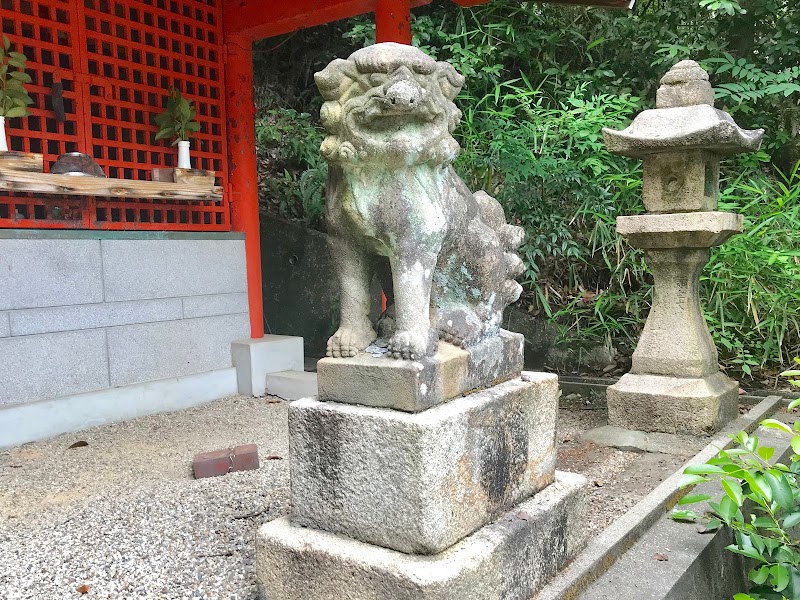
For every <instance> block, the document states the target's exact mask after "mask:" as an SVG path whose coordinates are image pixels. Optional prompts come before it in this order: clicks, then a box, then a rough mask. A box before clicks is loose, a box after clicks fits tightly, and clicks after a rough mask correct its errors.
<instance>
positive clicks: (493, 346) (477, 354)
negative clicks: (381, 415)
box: [317, 330, 525, 412]
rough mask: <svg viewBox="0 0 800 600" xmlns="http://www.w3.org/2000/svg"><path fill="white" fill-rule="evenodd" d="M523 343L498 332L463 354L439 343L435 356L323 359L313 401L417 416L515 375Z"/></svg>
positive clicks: (514, 335)
mask: <svg viewBox="0 0 800 600" xmlns="http://www.w3.org/2000/svg"><path fill="white" fill-rule="evenodd" d="M524 345H525V338H524V337H523V336H522V335H521V334H519V333H512V332H510V331H505V330H500V335H498V336H497V337H492V338H488V339H485V340H483V341H481V342H480V343H478V344H476V345H474V346H472V347H470V348H469V349H467V350H463V349H461V348H458V347H456V346H453V345H451V344H448V343H446V342H439V350H438V352H437V353H436V354H434V355H433V356H430V357H425V358H421V359H419V360H414V361H411V360H392V359H387V358H386V357H377V358H376V357H374V356H370V355H369V354H366V353H362V354H359V355H358V356H356V357H354V358H323V359H322V360H320V361H319V362H318V363H317V386H318V387H319V399H320V400H324V401H333V402H346V403H348V404H364V405H366V406H377V407H382V408H396V409H397V410H403V411H407V412H418V411H421V410H425V409H426V408H430V407H432V406H435V405H436V404H439V403H441V402H444V401H445V400H449V399H450V398H455V397H456V396H458V395H460V394H463V393H464V392H469V391H471V390H476V389H483V388H485V387H487V386H490V385H493V384H496V383H501V382H503V381H508V380H509V379H514V378H515V377H519V375H520V373H522V363H523V359H524V352H525V349H524Z"/></svg>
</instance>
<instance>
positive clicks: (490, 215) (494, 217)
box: [473, 190, 525, 306]
mask: <svg viewBox="0 0 800 600" xmlns="http://www.w3.org/2000/svg"><path fill="white" fill-rule="evenodd" d="M473 196H474V197H475V201H476V202H477V204H478V210H479V211H480V214H481V219H482V220H483V222H484V223H486V224H487V225H488V226H489V227H490V228H492V229H493V230H494V231H495V233H496V234H497V237H498V239H499V240H500V245H501V247H502V249H503V266H504V267H505V271H506V272H505V276H506V280H505V281H504V282H503V283H502V285H501V286H500V293H501V294H502V296H503V306H507V305H509V304H511V303H512V302H516V301H517V300H519V296H520V294H521V293H522V286H521V285H520V284H519V283H517V282H516V281H514V279H515V278H516V277H519V276H520V275H521V274H522V273H523V272H524V271H525V264H524V263H523V262H522V259H521V258H520V257H519V255H518V254H517V252H516V250H517V248H519V247H520V245H521V244H522V242H523V241H524V240H525V230H524V229H523V228H522V227H517V226H516V225H509V224H508V223H506V217H505V214H504V213H503V207H502V206H500V203H499V202H498V201H497V200H495V199H494V198H492V197H491V196H490V195H489V194H487V193H486V192H484V191H482V190H481V191H478V192H475V193H474V194H473Z"/></svg>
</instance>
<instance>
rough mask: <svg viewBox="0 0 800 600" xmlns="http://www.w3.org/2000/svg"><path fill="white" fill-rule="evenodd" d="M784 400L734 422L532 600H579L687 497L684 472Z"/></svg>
mask: <svg viewBox="0 0 800 600" xmlns="http://www.w3.org/2000/svg"><path fill="white" fill-rule="evenodd" d="M783 402H784V400H783V398H782V397H781V396H768V397H767V398H765V399H764V400H762V401H761V402H760V403H759V404H757V405H756V406H754V407H753V408H752V409H751V410H750V411H749V412H748V413H747V414H746V415H742V416H741V417H739V418H738V419H736V420H735V421H733V422H732V423H731V424H730V425H729V426H728V427H726V428H725V429H724V430H723V431H721V432H720V433H718V434H717V435H716V436H714V437H713V438H712V439H711V441H710V442H709V444H708V445H706V447H705V448H703V449H702V450H701V451H700V452H698V453H697V454H695V455H694V456H693V457H692V458H691V459H689V460H688V461H687V462H686V463H685V464H684V465H683V466H682V467H681V468H680V469H679V470H677V471H676V472H675V473H673V474H672V475H670V476H669V477H668V478H667V479H666V480H664V481H663V482H662V483H661V484H660V485H659V486H658V487H657V488H656V489H654V490H653V491H652V492H650V493H649V494H648V495H647V496H646V497H645V498H644V499H643V500H642V501H641V502H639V503H638V504H637V505H636V506H634V507H633V508H632V509H631V510H629V511H628V512H627V513H625V514H624V515H623V516H622V517H620V518H619V519H618V520H617V521H615V522H614V523H612V524H611V525H609V526H608V527H607V528H606V529H605V530H603V531H602V532H601V533H600V534H599V535H598V536H597V537H596V538H595V539H594V541H592V542H590V543H589V545H588V546H587V547H586V549H585V550H584V551H583V552H582V553H581V554H579V555H578V557H577V558H576V559H575V560H574V561H572V563H571V564H569V565H568V566H567V568H566V569H564V570H563V571H561V573H559V575H558V576H556V577H555V578H554V579H553V580H552V581H551V582H550V583H549V584H548V585H547V586H545V587H544V588H542V590H540V591H539V593H538V594H536V595H535V596H533V598H532V599H531V600H576V599H577V598H578V597H579V596H580V594H581V592H583V591H584V590H585V589H586V588H587V587H588V586H589V585H591V584H592V583H593V582H594V581H596V580H597V579H598V578H599V577H600V576H601V575H602V574H603V573H605V572H606V571H607V570H608V569H609V568H610V567H611V565H612V564H614V562H615V561H616V560H617V559H618V558H619V557H620V556H622V554H624V553H625V552H626V551H627V550H628V549H629V548H631V546H633V544H634V543H635V542H636V541H637V540H638V539H639V538H640V537H641V536H642V535H643V534H644V533H645V532H646V531H647V530H648V529H649V528H650V527H652V526H653V525H654V524H655V523H656V522H657V521H658V519H659V518H660V517H661V516H662V515H663V514H664V513H665V512H666V511H667V510H669V509H671V508H672V507H673V506H674V505H675V503H677V502H678V500H680V498H681V497H683V496H684V495H685V494H686V493H687V492H688V491H689V489H678V487H677V483H678V481H679V480H680V478H681V477H682V475H683V470H684V469H685V468H686V467H687V466H689V465H693V464H703V463H705V462H707V461H708V460H709V459H711V458H713V457H714V456H716V455H717V453H718V452H719V451H720V450H722V449H725V448H727V447H729V446H731V445H732V444H733V440H731V439H730V437H729V435H728V434H730V433H736V432H738V431H741V430H744V431H747V432H748V433H752V432H753V431H755V429H756V428H757V427H758V425H759V423H760V422H761V421H762V420H763V419H765V418H767V417H769V416H770V415H771V414H773V413H774V412H775V411H776V410H777V409H778V408H779V407H780V406H781V405H782V404H783Z"/></svg>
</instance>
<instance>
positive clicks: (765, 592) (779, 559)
mask: <svg viewBox="0 0 800 600" xmlns="http://www.w3.org/2000/svg"><path fill="white" fill-rule="evenodd" d="M798 405H800V400H795V401H794V402H792V403H791V404H790V405H789V409H790V410H791V409H793V408H795V407H796V406H798ZM761 425H762V427H766V428H768V429H777V430H779V431H783V432H785V433H789V434H791V435H792V436H793V437H792V440H791V447H792V455H791V461H790V463H789V465H785V464H782V463H778V462H774V463H772V462H770V459H772V458H773V455H774V452H775V450H774V448H770V447H766V446H761V445H759V439H758V437H757V436H755V435H748V434H747V433H746V432H744V431H740V432H739V433H737V434H736V435H734V436H731V437H732V438H733V439H734V440H735V442H736V446H735V447H734V448H730V449H728V450H722V451H720V452H719V454H718V455H717V456H716V457H715V458H712V459H711V460H709V461H708V463H706V464H702V465H690V466H689V467H687V468H686V469H684V476H683V478H682V480H681V483H680V487H686V486H690V485H696V484H698V483H702V482H705V481H710V480H715V481H719V482H720V483H721V485H722V488H723V490H724V492H725V494H724V495H723V496H722V497H721V498H720V499H719V500H716V501H709V502H708V508H709V512H708V516H709V520H708V524H707V529H708V530H711V531H713V530H715V529H717V528H719V527H722V526H723V525H724V526H726V527H729V528H730V529H731V530H732V531H733V533H734V537H735V541H736V543H735V544H731V545H730V546H728V547H727V550H729V551H731V552H734V553H736V554H741V555H743V556H745V557H747V558H748V559H751V561H752V564H753V565H754V566H753V568H751V569H750V571H749V572H748V577H749V579H750V581H751V582H752V584H753V585H752V586H751V587H750V590H748V592H747V593H740V594H736V595H735V596H734V600H800V542H798V540H797V539H796V536H795V535H794V532H793V531H792V529H793V528H795V527H796V526H797V525H798V524H800V486H798V474H800V435H798V434H800V421H798V422H795V424H794V426H793V427H790V426H789V425H787V424H785V423H783V422H781V421H778V420H775V419H766V420H764V421H762V422H761ZM706 500H710V496H709V495H707V494H688V495H686V496H684V497H683V498H682V499H681V500H680V501H679V502H678V505H679V507H684V506H687V505H690V504H696V503H698V502H703V501H706ZM672 517H673V518H674V519H676V520H680V521H695V520H697V519H698V518H699V517H698V515H697V514H696V513H695V512H693V511H692V510H688V509H685V508H678V507H676V508H675V509H673V513H672Z"/></svg>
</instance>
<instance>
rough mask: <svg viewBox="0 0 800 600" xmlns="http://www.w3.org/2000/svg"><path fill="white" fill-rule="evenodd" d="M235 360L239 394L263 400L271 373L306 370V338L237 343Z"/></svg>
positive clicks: (276, 337)
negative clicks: (304, 368) (304, 362)
mask: <svg viewBox="0 0 800 600" xmlns="http://www.w3.org/2000/svg"><path fill="white" fill-rule="evenodd" d="M231 357H232V361H233V366H235V367H236V378H237V380H238V384H239V393H240V394H245V395H247V396H263V395H264V394H265V393H266V387H267V374H268V373H278V372H280V371H302V370H303V367H304V364H303V338H301V337H298V336H295V335H273V334H267V335H265V336H264V337H261V338H257V339H253V338H247V339H241V340H236V341H235V342H233V343H232V344H231Z"/></svg>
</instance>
